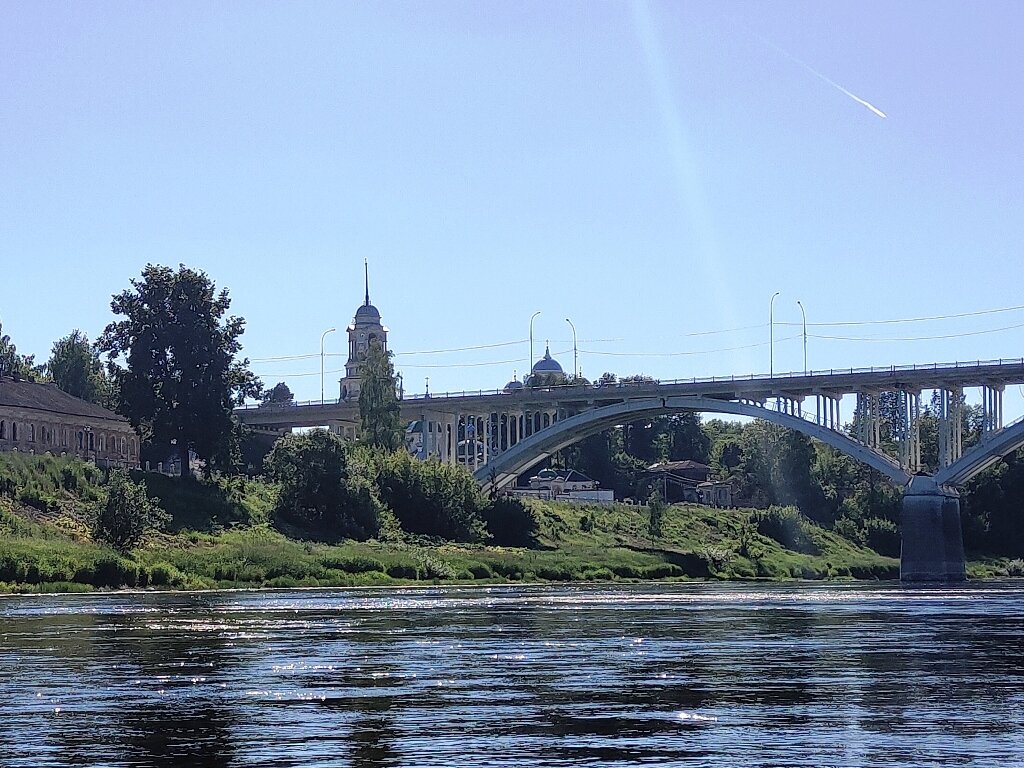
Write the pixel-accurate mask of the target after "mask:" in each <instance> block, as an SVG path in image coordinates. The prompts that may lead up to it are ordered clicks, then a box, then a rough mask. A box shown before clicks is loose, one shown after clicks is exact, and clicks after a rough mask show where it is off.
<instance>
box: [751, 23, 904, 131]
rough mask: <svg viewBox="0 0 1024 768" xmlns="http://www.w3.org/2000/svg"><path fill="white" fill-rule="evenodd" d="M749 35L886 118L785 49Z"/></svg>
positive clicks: (873, 106) (877, 110)
mask: <svg viewBox="0 0 1024 768" xmlns="http://www.w3.org/2000/svg"><path fill="white" fill-rule="evenodd" d="M751 34H754V36H755V37H757V38H758V39H759V40H760V41H761V42H762V43H764V44H765V45H767V46H769V47H771V48H774V49H775V50H776V51H778V52H779V53H781V54H782V55H783V56H785V57H786V58H787V59H789V60H790V61H792V62H795V63H797V64H799V65H800V66H801V67H803V68H804V69H806V70H807V71H808V72H810V73H811V74H812V75H814V76H815V77H816V78H818V79H819V80H822V81H823V82H826V83H828V84H829V85H831V86H832V87H833V88H835V89H836V90H837V91H839V92H840V93H844V94H846V95H847V96H849V97H850V98H851V99H853V100H854V101H856V102H857V103H858V104H860V105H861V106H862V107H867V108H868V109H870V110H871V111H872V112H874V113H875V114H876V115H878V116H879V117H881V118H884V117H885V116H886V115H885V112H883V111H882V110H880V109H879V108H878V107H876V106H875V105H874V104H872V103H871V102H869V101H865V100H864V99H862V98H861V97H860V96H857V95H856V94H853V93H850V92H849V91H848V90H846V89H845V88H843V86H841V85H840V84H839V83H837V82H836V81H835V80H831V79H829V78H827V77H825V76H824V75H823V74H821V72H819V71H818V70H816V69H815V68H814V67H812V66H811V65H810V64H807V63H806V62H803V61H801V60H800V59H798V58H797V57H796V56H794V55H793V54H792V53H790V52H789V51H787V50H786V49H785V48H780V47H779V46H777V45H776V44H775V43H773V42H772V41H771V40H765V39H764V38H763V37H761V36H760V35H758V34H756V33H753V32H752V33H751Z"/></svg>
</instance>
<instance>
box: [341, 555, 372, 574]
mask: <svg viewBox="0 0 1024 768" xmlns="http://www.w3.org/2000/svg"><path fill="white" fill-rule="evenodd" d="M330 567H332V568H338V569H339V570H342V571H345V572H347V573H369V572H371V571H379V572H381V573H383V572H384V563H382V562H381V561H380V560H375V559H374V558H372V557H350V558H345V559H341V560H337V561H336V564H335V565H332V566H330Z"/></svg>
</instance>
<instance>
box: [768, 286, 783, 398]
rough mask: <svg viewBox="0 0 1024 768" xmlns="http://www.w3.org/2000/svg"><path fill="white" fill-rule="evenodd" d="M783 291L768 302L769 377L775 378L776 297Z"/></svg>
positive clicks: (775, 294)
mask: <svg viewBox="0 0 1024 768" xmlns="http://www.w3.org/2000/svg"><path fill="white" fill-rule="evenodd" d="M779 293H781V291H776V292H775V293H773V294H772V300H771V301H769V302H768V377H769V378H775V297H776V296H778V295H779Z"/></svg>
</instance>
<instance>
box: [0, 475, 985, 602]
mask: <svg viewBox="0 0 1024 768" xmlns="http://www.w3.org/2000/svg"><path fill="white" fill-rule="evenodd" d="M0 470H2V473H0V476H2V477H3V478H5V479H7V480H10V481H11V482H10V483H9V484H8V485H7V486H6V488H5V492H4V493H3V494H2V495H0V591H18V592H55V591H91V590H95V589H112V588H119V587H153V588H175V589H213V588H233V587H293V586H308V587H316V586H364V585H387V584H410V583H423V582H426V583H447V582H453V583H454V582H474V583H504V582H522V581H616V580H617V581H623V580H662V579H685V578H697V579H700V578H705V579H754V578H766V579H794V578H797V579H847V578H858V579H889V578H897V577H898V575H899V564H898V561H897V560H896V559H894V558H891V557H884V556H882V555H880V554H878V553H877V552H875V551H874V550H871V549H867V548H864V547H861V546H857V545H855V544H854V543H851V542H850V541H848V540H847V539H845V538H843V537H842V536H839V535H838V534H836V533H834V532H832V531H828V530H825V529H822V528H820V527H818V526H815V525H813V524H811V523H810V522H808V521H807V520H805V519H803V518H801V517H799V516H798V515H797V514H796V513H795V511H793V510H785V509H783V510H773V511H771V512H770V513H765V512H760V513H758V512H755V511H752V510H742V509H740V510H720V509H710V508H707V507H700V506H697V505H685V506H673V507H668V508H667V509H666V511H665V513H664V517H663V519H662V521H661V526H660V527H661V531H660V535H655V536H652V535H651V533H650V516H649V511H648V509H647V508H646V507H642V506H640V507H638V506H629V505H614V506H611V507H603V506H575V505H565V504H555V503H550V502H531V505H530V509H531V511H532V514H533V516H534V519H535V522H536V530H535V533H534V540H535V544H534V546H532V547H530V548H512V547H495V546H485V545H470V544H452V543H444V542H432V541H427V540H423V539H417V538H415V537H406V538H405V539H404V540H395V541H389V542H375V541H370V542H343V543H339V544H323V543H313V542H304V541H299V540H295V539H290V538H287V537H286V536H284V535H283V534H282V533H280V532H278V531H277V530H275V529H274V528H273V527H271V525H270V521H269V515H270V510H271V509H272V508H273V503H274V494H275V490H274V488H273V487H271V486H269V485H266V484H264V483H262V482H259V481H254V480H247V479H243V478H227V479H221V480H217V481H213V482H209V483H202V482H198V481H192V480H187V481H179V480H170V479H168V478H164V477H161V476H158V475H147V476H144V477H143V479H144V481H145V483H146V484H147V487H148V490H149V492H150V493H151V494H152V495H154V496H157V497H159V498H160V499H161V504H162V506H163V507H164V508H165V509H166V510H167V511H168V512H169V513H170V515H171V519H170V523H169V525H168V528H167V532H165V533H161V534H158V535H155V536H152V537H150V538H149V539H148V540H147V541H146V542H145V543H144V544H143V545H142V546H140V547H138V548H136V549H134V550H132V551H131V552H130V553H119V552H117V551H115V550H113V549H110V548H109V547H106V546H103V545H101V544H99V543H97V542H95V541H93V540H92V539H91V537H90V535H89V527H88V525H87V516H88V509H89V505H90V504H93V503H95V501H96V499H98V498H99V497H100V484H101V482H102V476H101V473H100V472H99V471H98V470H97V469H96V468H95V467H91V466H90V465H86V464H81V463H78V462H71V461H67V460H55V459H50V458H43V457H26V456H23V457H20V458H14V459H12V458H11V457H9V456H8V457H7V458H6V459H4V461H3V466H0ZM12 488H13V489H16V490H13V491H12ZM1001 569H1003V570H1002V571H1001ZM1004 570H1005V564H1004V563H1002V562H1001V561H994V560H992V561H979V562H977V563H972V566H971V571H972V575H975V576H992V575H1000V573H1001V572H1004Z"/></svg>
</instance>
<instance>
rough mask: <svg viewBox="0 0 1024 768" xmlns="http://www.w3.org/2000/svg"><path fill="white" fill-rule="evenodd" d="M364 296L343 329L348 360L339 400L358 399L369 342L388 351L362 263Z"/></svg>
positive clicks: (341, 382)
mask: <svg viewBox="0 0 1024 768" xmlns="http://www.w3.org/2000/svg"><path fill="white" fill-rule="evenodd" d="M363 267H364V270H365V278H366V298H365V300H364V301H363V303H362V304H361V305H360V307H359V308H358V309H357V310H356V314H355V317H354V318H353V319H352V322H351V323H349V325H348V327H347V328H346V329H345V330H346V331H347V332H348V361H347V362H346V363H345V378H343V379H341V381H340V382H339V384H340V386H341V394H340V398H341V402H347V401H358V400H359V367H360V366H361V365H362V364H363V361H364V360H365V359H366V352H367V350H369V348H370V345H371V344H374V343H376V344H380V345H381V348H382V349H383V350H384V351H385V352H387V351H388V329H387V328H386V327H385V326H384V324H383V323H382V322H381V319H380V312H379V311H377V308H376V307H375V306H373V304H371V303H370V272H369V268H368V267H367V266H366V265H365V264H364V265H363Z"/></svg>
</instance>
